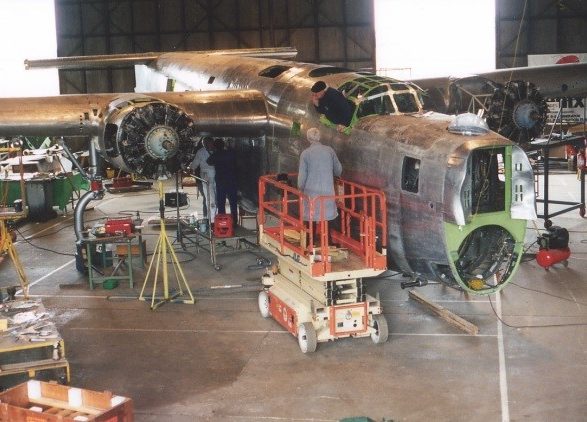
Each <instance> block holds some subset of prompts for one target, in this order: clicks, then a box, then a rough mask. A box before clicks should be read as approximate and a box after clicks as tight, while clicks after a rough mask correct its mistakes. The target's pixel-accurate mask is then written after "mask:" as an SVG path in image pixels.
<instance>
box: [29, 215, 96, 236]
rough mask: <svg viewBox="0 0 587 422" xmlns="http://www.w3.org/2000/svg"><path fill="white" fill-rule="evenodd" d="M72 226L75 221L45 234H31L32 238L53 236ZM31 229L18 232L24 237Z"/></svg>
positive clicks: (89, 221) (86, 221) (94, 219)
mask: <svg viewBox="0 0 587 422" xmlns="http://www.w3.org/2000/svg"><path fill="white" fill-rule="evenodd" d="M103 219H104V218H103V217H99V218H93V219H91V220H85V221H84V223H91V222H93V221H100V220H103ZM72 226H73V221H72V224H68V225H66V226H63V227H60V228H58V229H56V230H54V231H52V232H48V233H45V234H41V235H39V236H35V235H34V234H32V235H31V238H35V239H41V238H43V237H47V236H51V235H54V234H57V233H58V232H60V231H61V230H65V229H70V228H71V227H72ZM31 230H32V229H31ZM29 231H30V230H25V231H24V232H18V233H19V234H20V235H21V236H23V237H24V233H28V232H29Z"/></svg>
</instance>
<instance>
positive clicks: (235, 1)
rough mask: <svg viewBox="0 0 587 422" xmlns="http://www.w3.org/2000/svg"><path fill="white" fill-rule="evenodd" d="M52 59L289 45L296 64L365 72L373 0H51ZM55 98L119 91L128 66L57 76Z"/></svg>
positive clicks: (130, 77)
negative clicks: (295, 51)
mask: <svg viewBox="0 0 587 422" xmlns="http://www.w3.org/2000/svg"><path fill="white" fill-rule="evenodd" d="M55 14H56V20H57V52H58V55H59V56H77V55H90V54H111V53H141V52H150V51H184V50H210V49H227V48H251V47H281V46H294V47H297V49H298V52H299V53H298V59H299V60H302V61H308V62H316V63H327V64H333V65H337V66H345V67H349V68H352V69H362V68H373V66H374V60H375V47H374V46H375V37H374V26H373V1H372V0H368V1H357V0H289V1H288V0H116V1H113V0H55ZM59 79H60V86H61V93H63V94H68V93H80V92H124V91H127V92H128V91H132V90H133V88H134V70H133V68H131V67H129V68H121V69H112V70H92V71H72V70H68V71H63V70H62V71H60V72H59Z"/></svg>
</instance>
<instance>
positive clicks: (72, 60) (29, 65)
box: [24, 47, 297, 70]
mask: <svg viewBox="0 0 587 422" xmlns="http://www.w3.org/2000/svg"><path fill="white" fill-rule="evenodd" d="M185 53H186V54H194V55H196V54H202V55H210V54H213V55H227V56H245V57H264V58H274V59H292V58H294V57H295V56H296V55H297V50H296V49H295V48H292V47H275V48H247V49H239V50H202V51H190V52H185ZM163 54H165V53H153V52H152V53H132V54H112V55H96V56H72V57H57V58H54V59H39V60H29V59H26V60H25V61H24V66H25V68H26V69H45V68H57V69H77V70H80V69H97V68H105V67H123V66H134V65H139V64H149V63H151V62H153V61H155V60H157V59H158V58H159V57H160V56H161V55H163Z"/></svg>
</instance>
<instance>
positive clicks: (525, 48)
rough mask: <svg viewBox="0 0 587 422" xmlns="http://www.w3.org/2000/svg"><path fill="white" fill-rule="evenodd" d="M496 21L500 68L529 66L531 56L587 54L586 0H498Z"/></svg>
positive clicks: (497, 51) (497, 53)
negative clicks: (521, 23) (528, 57)
mask: <svg viewBox="0 0 587 422" xmlns="http://www.w3.org/2000/svg"><path fill="white" fill-rule="evenodd" d="M524 8H525V10H524ZM521 21H522V22H523V25H522V27H521V30H520V22H521ZM495 22H496V66H497V68H505V67H517V66H526V65H527V64H528V61H527V56H528V54H555V53H583V52H587V44H586V40H587V2H585V1H583V0H528V1H526V0H496V19H495ZM518 32H519V33H520V39H519V42H517V40H518ZM516 45H517V53H516Z"/></svg>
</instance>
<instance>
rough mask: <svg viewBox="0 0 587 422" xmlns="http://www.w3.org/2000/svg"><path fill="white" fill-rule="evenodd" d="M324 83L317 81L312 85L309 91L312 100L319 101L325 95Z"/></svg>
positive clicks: (325, 86)
mask: <svg viewBox="0 0 587 422" xmlns="http://www.w3.org/2000/svg"><path fill="white" fill-rule="evenodd" d="M326 88H327V85H326V82H324V81H318V82H316V83H315V84H314V85H312V88H311V89H310V91H312V98H313V99H314V98H315V99H320V98H322V97H323V96H324V94H325V93H326Z"/></svg>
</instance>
